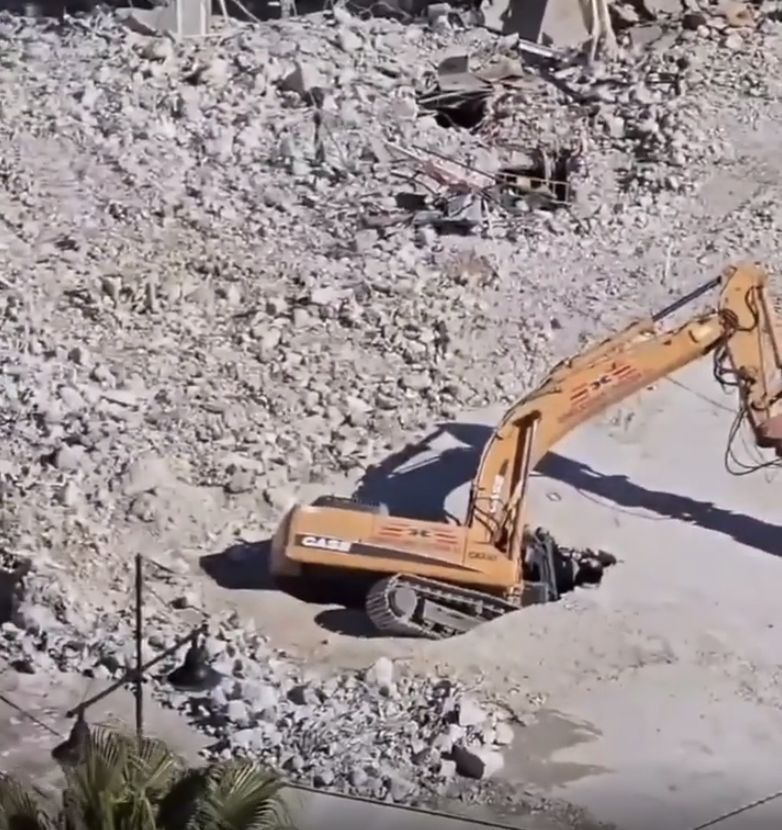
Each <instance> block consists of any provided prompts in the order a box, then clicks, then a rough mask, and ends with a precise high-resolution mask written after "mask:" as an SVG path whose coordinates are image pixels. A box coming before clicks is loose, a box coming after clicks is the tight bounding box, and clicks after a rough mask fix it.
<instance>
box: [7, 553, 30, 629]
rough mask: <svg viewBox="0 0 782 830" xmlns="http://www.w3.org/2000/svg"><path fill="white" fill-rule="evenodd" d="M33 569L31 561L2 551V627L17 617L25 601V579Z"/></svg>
mask: <svg viewBox="0 0 782 830" xmlns="http://www.w3.org/2000/svg"><path fill="white" fill-rule="evenodd" d="M31 567H32V562H31V561H30V560H29V559H27V558H25V557H22V556H16V555H15V554H12V553H8V552H7V551H0V625H2V624H4V623H7V622H12V620H13V619H14V617H15V616H16V611H17V610H18V608H19V605H20V604H21V602H22V600H23V599H24V578H25V577H26V576H27V574H28V573H29V572H30V569H31Z"/></svg>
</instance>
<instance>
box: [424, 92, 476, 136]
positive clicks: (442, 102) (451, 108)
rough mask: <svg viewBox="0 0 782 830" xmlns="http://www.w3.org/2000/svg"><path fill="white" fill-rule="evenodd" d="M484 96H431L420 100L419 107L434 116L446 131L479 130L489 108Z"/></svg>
mask: <svg viewBox="0 0 782 830" xmlns="http://www.w3.org/2000/svg"><path fill="white" fill-rule="evenodd" d="M488 100H489V99H488V97H487V96H486V95H484V94H482V93H481V94H474V95H459V96H454V95H446V94H442V95H441V96H437V97H434V96H432V95H431V94H429V95H422V96H419V98H418V105H419V106H420V107H421V109H422V110H423V111H424V112H426V113H431V114H433V115H434V120H435V121H436V122H437V124H438V126H440V127H443V128H445V129H456V130H477V129H478V128H479V127H480V126H481V124H483V122H484V120H485V118H486V115H487V108H488Z"/></svg>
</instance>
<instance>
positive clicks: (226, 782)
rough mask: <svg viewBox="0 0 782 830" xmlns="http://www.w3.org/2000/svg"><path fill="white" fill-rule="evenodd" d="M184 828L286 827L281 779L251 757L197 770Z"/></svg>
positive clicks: (269, 829) (251, 829) (271, 829)
mask: <svg viewBox="0 0 782 830" xmlns="http://www.w3.org/2000/svg"><path fill="white" fill-rule="evenodd" d="M200 781H201V785H202V786H201V790H200V792H195V793H194V795H195V798H194V800H193V801H192V802H191V803H192V810H191V814H190V819H189V821H188V824H187V830H282V828H288V827H290V821H289V816H288V811H287V808H286V805H285V802H284V801H283V799H282V797H281V795H282V790H283V787H284V784H283V781H282V779H281V778H280V777H279V776H278V775H277V774H276V773H274V772H270V771H268V770H263V769H261V768H260V767H258V766H257V765H256V764H254V763H253V762H251V761H247V760H231V761H226V762H223V763H218V764H213V765H211V766H210V767H208V768H207V769H206V770H205V771H204V772H203V773H202V774H201V778H200Z"/></svg>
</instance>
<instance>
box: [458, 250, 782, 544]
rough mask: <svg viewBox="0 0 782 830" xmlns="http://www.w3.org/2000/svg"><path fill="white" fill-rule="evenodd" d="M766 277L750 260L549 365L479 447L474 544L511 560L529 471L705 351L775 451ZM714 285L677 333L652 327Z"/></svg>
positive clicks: (780, 426)
mask: <svg viewBox="0 0 782 830" xmlns="http://www.w3.org/2000/svg"><path fill="white" fill-rule="evenodd" d="M766 283H767V275H766V273H765V271H764V270H763V269H762V268H761V267H759V266H757V265H754V264H750V263H746V264H741V265H738V266H736V267H731V268H728V269H727V270H726V271H725V272H724V273H723V274H722V275H721V277H719V278H717V279H715V280H711V281H709V282H707V283H705V284H704V285H702V286H700V287H699V288H698V289H696V290H695V291H693V292H692V293H690V294H688V295H687V296H686V297H683V298H681V299H679V300H677V301H676V302H675V303H673V304H672V305H670V306H668V307H667V308H665V309H663V310H662V311H660V312H658V313H657V314H655V315H653V316H651V317H649V318H647V319H645V320H641V321H638V322H636V323H633V324H632V325H631V326H629V327H628V328H627V329H625V330H624V331H622V332H620V333H619V334H617V335H614V336H613V337H611V338H609V339H607V340H604V341H603V342H601V343H598V344H597V345H595V346H593V347H592V348H591V349H589V350H587V351H586V352H584V353H582V354H580V355H578V356H577V357H575V358H571V359H569V360H565V361H563V362H561V363H560V364H558V365H557V366H556V367H555V368H554V369H553V370H552V372H551V373H550V374H549V376H548V377H547V378H546V379H545V380H544V381H543V383H542V384H540V386H539V387H538V388H537V389H536V390H535V391H534V392H532V393H531V394H529V395H527V396H526V397H524V398H522V399H521V400H520V401H519V402H518V403H517V404H515V405H514V406H512V407H511V408H510V409H509V410H508V412H507V413H506V414H505V416H504V418H503V420H502V422H501V423H500V424H499V426H498V427H497V429H496V430H495V431H494V433H493V434H492V436H491V437H490V438H489V440H488V442H487V443H486V446H485V448H484V451H483V454H482V457H481V460H480V464H479V467H478V471H477V474H476V476H475V478H474V480H473V485H472V489H471V493H470V502H469V507H468V513H467V519H466V524H467V525H468V526H469V527H470V530H471V535H472V536H473V538H474V539H476V541H477V540H480V541H485V542H488V543H491V544H492V545H493V546H494V547H495V548H497V549H499V550H501V551H503V552H504V553H505V555H506V556H508V557H509V558H512V557H513V556H514V555H515V556H518V552H519V551H520V550H521V547H522V533H523V526H524V511H523V507H524V499H525V495H526V489H527V482H528V478H529V473H530V471H531V470H532V469H534V467H535V465H536V464H537V463H538V462H539V461H540V460H541V459H542V457H543V456H544V455H545V454H546V453H547V452H548V451H549V450H550V449H551V448H552V447H553V446H554V445H555V444H556V443H557V442H558V441H559V440H560V439H562V438H563V437H564V436H565V435H566V434H567V433H569V432H571V431H572V430H574V429H575V428H576V427H578V426H580V425H581V424H583V423H584V422H585V421H588V420H589V419H590V418H592V417H594V416H595V415H597V414H599V413H600V412H602V411H604V410H605V409H607V408H608V407H610V406H612V405H613V404H616V403H618V402H620V401H621V400H623V399H625V398H627V397H629V396H630V395H632V394H633V393H635V392H638V391H640V390H642V389H644V388H645V387H647V386H649V385H651V384H653V383H654V382H655V381H658V380H660V379H661V378H665V377H667V376H668V375H670V374H672V373H673V372H675V371H677V370H678V369H681V368H683V367H684V366H686V365H688V364H689V363H692V362H693V361H695V360H697V359H699V358H701V357H703V356H704V355H707V354H710V353H713V354H714V356H715V376H716V378H717V380H719V381H720V382H721V383H723V384H724V385H733V386H736V387H737V389H738V391H739V397H740V407H741V411H740V414H741V415H742V417H744V418H745V419H746V420H747V422H748V423H749V425H750V427H751V429H752V431H753V433H754V436H755V440H756V442H757V444H758V445H759V446H761V447H772V448H774V449H775V450H777V452H778V453H779V452H780V448H782V416H780V404H779V399H780V393H781V392H782V386H781V385H780V384H781V381H782V373H781V371H780V370H781V368H782V362H780V354H779V345H778V342H777V339H776V333H775V331H774V327H773V314H772V309H771V308H770V306H769V303H768V298H767V296H766ZM719 285H721V286H722V290H721V294H720V299H719V303H718V305H717V308H716V309H715V310H713V311H711V312H708V313H705V314H702V315H700V316H697V317H695V318H693V319H691V320H690V321H688V322H687V323H685V324H684V325H682V326H680V327H679V328H676V329H673V330H668V331H660V330H659V324H660V323H661V322H663V321H664V320H665V319H666V318H668V317H670V316H671V315H672V314H674V313H675V312H677V311H679V310H680V309H682V308H683V307H685V306H687V305H689V304H690V303H692V302H693V301H695V300H696V299H698V298H699V297H700V296H701V295H703V294H705V293H706V292H707V291H709V290H711V289H713V288H715V287H717V286H719Z"/></svg>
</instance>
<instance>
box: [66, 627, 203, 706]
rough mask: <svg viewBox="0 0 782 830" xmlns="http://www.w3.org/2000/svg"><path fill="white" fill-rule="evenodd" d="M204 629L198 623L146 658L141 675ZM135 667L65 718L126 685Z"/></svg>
mask: <svg viewBox="0 0 782 830" xmlns="http://www.w3.org/2000/svg"><path fill="white" fill-rule="evenodd" d="M204 631H205V627H204V626H203V625H199V626H198V628H194V629H193V630H192V631H191V632H190V633H189V634H187V635H185V636H184V637H179V638H178V639H177V641H176V642H175V643H174V644H173V645H171V646H169V647H168V648H167V649H166V650H165V651H161V652H160V654H158V655H157V656H156V657H153V658H152V659H151V660H147V662H146V663H144V665H143V666H142V667H141V675H142V677H143V676H144V675H145V674H146V673H147V672H148V671H149V670H150V669H151V668H152V667H153V666H156V665H157V664H158V663H162V662H163V660H165V659H166V657H170V656H171V655H172V654H176V652H177V651H179V649H180V648H182V646H185V645H187V644H188V643H190V644H192V643H194V642H195V641H196V640H197V638H198V637H199V636H200V635H201V634H203V632H204ZM136 674H137V672H136V669H135V668H133V669H128V670H127V671H126V672H125V674H123V675H122V677H120V678H119V680H115V681H114V682H113V683H112V684H111V685H110V686H107V687H106V688H105V689H104V690H103V691H102V692H98V693H97V694H95V695H93V696H92V697H91V698H88V699H87V700H84V701H82V702H81V703H80V704H79V705H78V706H74V707H73V709H70V710H69V711H68V712H66V713H65V717H66V718H73V717H76V715H78V714H79V712H86V711H87V709H89V708H90V706H94V705H95V704H96V703H98V702H99V701H101V700H103V698H105V697H108V696H109V695H110V694H112V693H113V692H116V691H117V689H120V688H122V686H124V685H126V684H127V683H128V682H129V681H131V680H133V679H134V678H135V677H136Z"/></svg>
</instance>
